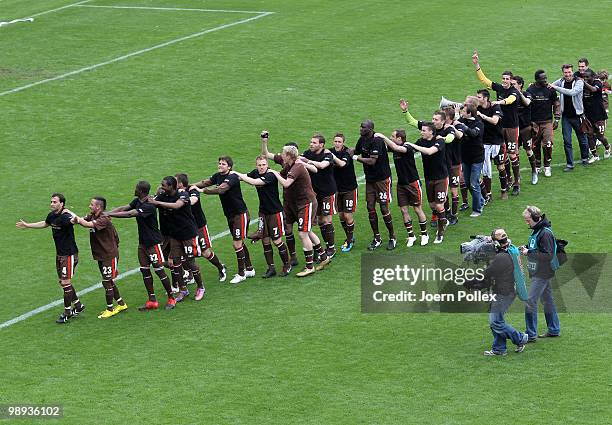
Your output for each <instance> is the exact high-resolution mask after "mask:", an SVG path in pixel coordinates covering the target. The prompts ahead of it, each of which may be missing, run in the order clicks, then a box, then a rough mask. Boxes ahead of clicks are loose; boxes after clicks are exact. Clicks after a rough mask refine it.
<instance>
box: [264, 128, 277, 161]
mask: <svg viewBox="0 0 612 425" xmlns="http://www.w3.org/2000/svg"><path fill="white" fill-rule="evenodd" d="M269 137H270V134H269V133H268V130H263V131H262V132H261V154H262V155H265V156H266V158H268V159H274V154H273V153H270V151H269V150H268V138H269Z"/></svg>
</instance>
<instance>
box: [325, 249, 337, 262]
mask: <svg viewBox="0 0 612 425" xmlns="http://www.w3.org/2000/svg"><path fill="white" fill-rule="evenodd" d="M335 256H336V249H335V248H334V249H328V250H327V258H329V259H330V260H331V259H332V258H334V257H335Z"/></svg>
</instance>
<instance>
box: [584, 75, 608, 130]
mask: <svg viewBox="0 0 612 425" xmlns="http://www.w3.org/2000/svg"><path fill="white" fill-rule="evenodd" d="M591 85H592V86H593V87H595V88H596V89H597V91H594V92H591V91H589V89H587V88H585V89H584V91H583V92H582V96H583V100H584V114H585V115H586V116H587V118H588V119H589V120H590V121H591V122H592V123H595V122H597V121H605V120H607V119H608V114H606V110H605V108H604V103H603V94H602V91H603V84H602V82H601V81H599V80H595V81H594V82H593V84H591Z"/></svg>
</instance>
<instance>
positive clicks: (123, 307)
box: [115, 303, 128, 313]
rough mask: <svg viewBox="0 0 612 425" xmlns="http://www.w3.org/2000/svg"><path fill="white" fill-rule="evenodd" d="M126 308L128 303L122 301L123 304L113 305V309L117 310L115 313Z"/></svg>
mask: <svg viewBox="0 0 612 425" xmlns="http://www.w3.org/2000/svg"><path fill="white" fill-rule="evenodd" d="M127 309H128V305H127V304H126V303H123V305H118V306H116V307H115V310H116V311H117V313H121V312H122V311H123V310H127Z"/></svg>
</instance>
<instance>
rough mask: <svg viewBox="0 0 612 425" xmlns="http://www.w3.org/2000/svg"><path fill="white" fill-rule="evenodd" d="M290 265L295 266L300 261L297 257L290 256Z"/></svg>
mask: <svg viewBox="0 0 612 425" xmlns="http://www.w3.org/2000/svg"><path fill="white" fill-rule="evenodd" d="M290 264H291V267H297V266H298V264H300V262H299V261H298V259H297V257H291V263H290Z"/></svg>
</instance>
